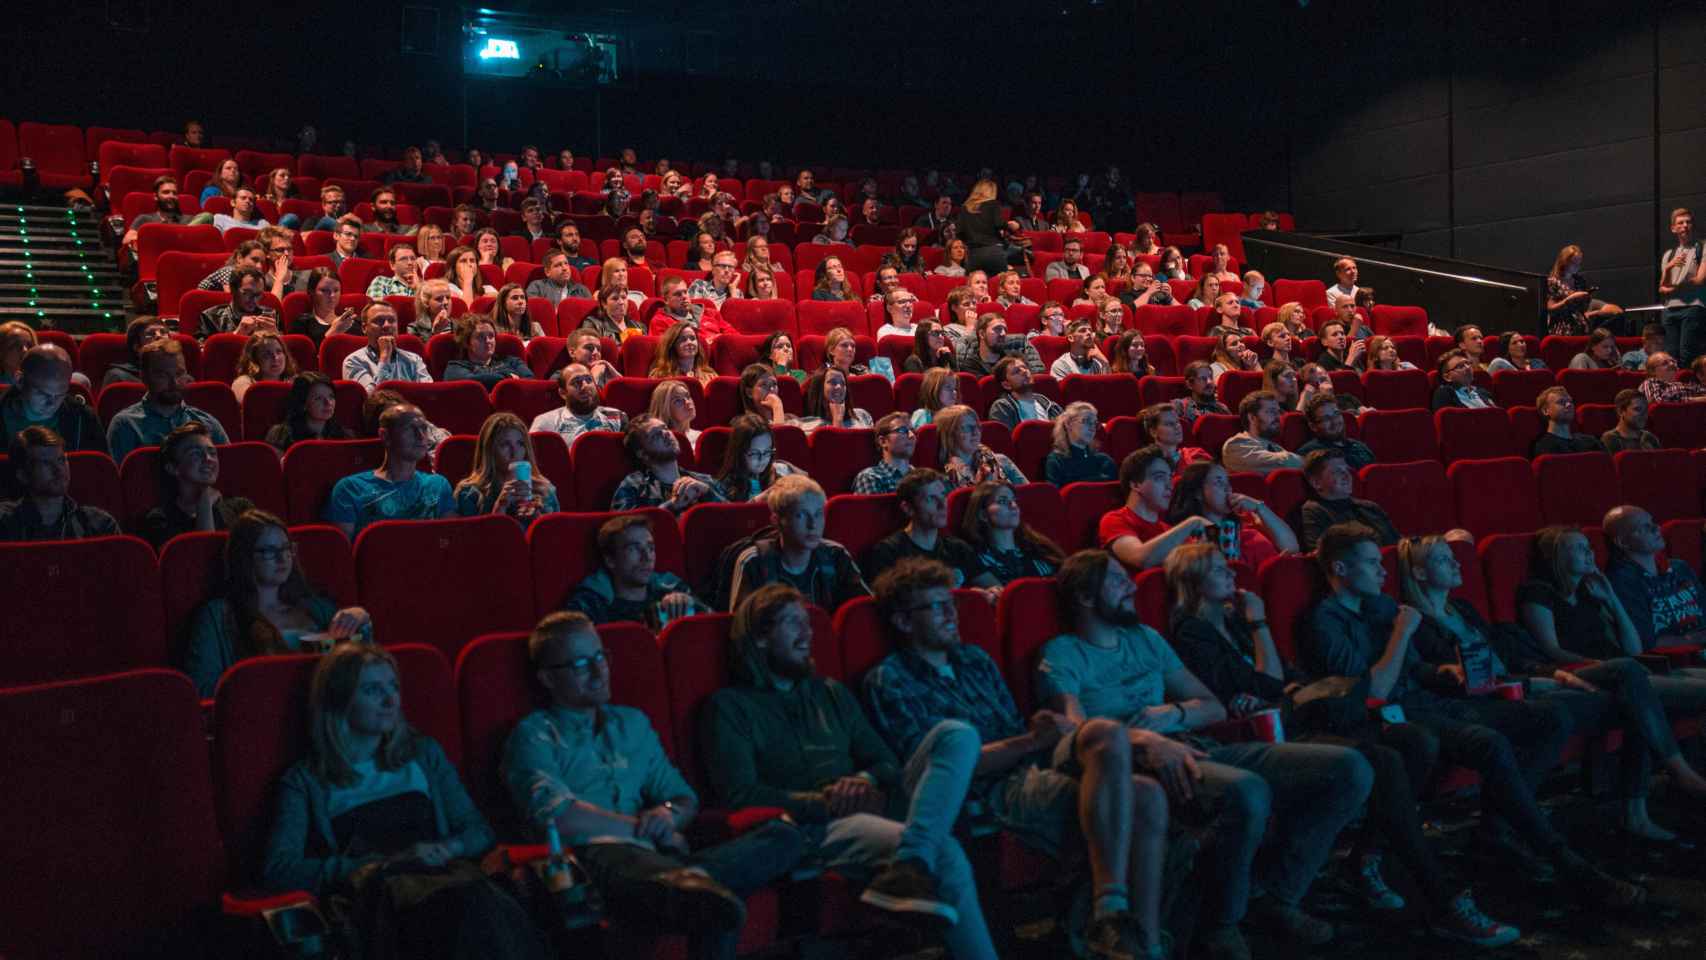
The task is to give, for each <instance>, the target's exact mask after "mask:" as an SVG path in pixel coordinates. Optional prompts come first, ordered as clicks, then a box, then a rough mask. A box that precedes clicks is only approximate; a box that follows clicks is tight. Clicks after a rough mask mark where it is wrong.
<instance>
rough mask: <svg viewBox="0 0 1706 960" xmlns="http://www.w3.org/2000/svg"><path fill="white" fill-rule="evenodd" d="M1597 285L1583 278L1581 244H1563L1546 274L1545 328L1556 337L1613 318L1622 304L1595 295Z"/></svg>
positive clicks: (1584, 330)
mask: <svg viewBox="0 0 1706 960" xmlns="http://www.w3.org/2000/svg"><path fill="white" fill-rule="evenodd" d="M1597 289H1598V288H1597V287H1590V286H1588V285H1587V283H1586V281H1584V280H1583V279H1582V248H1581V247H1578V246H1576V245H1575V244H1573V243H1571V244H1566V245H1565V246H1564V248H1563V249H1562V250H1559V251H1558V259H1556V260H1554V261H1552V269H1551V270H1550V271H1549V272H1548V273H1547V274H1546V332H1547V333H1549V334H1551V335H1552V336H1555V337H1580V336H1584V335H1585V334H1587V332H1588V331H1589V330H1591V329H1592V328H1594V327H1597V326H1599V325H1600V324H1602V323H1606V322H1608V321H1607V318H1610V320H1611V321H1613V322H1614V321H1615V320H1616V318H1618V317H1621V316H1622V315H1623V308H1622V307H1620V306H1618V305H1617V304H1615V303H1607V302H1605V301H1604V300H1597V299H1595V298H1594V295H1593V294H1594V291H1595V290H1597Z"/></svg>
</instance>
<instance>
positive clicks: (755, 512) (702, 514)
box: [681, 500, 770, 586]
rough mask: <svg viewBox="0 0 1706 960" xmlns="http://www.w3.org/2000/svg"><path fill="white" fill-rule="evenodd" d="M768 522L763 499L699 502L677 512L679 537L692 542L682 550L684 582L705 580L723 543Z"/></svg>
mask: <svg viewBox="0 0 1706 960" xmlns="http://www.w3.org/2000/svg"><path fill="white" fill-rule="evenodd" d="M769 523H770V505H769V504H767V503H765V502H764V501H763V500H750V501H748V502H746V503H701V504H696V505H694V506H692V507H690V508H688V510H687V512H686V513H683V514H682V515H681V539H682V542H684V543H690V544H693V545H694V549H692V550H688V551H686V552H685V553H686V561H687V582H688V583H689V584H693V585H695V586H697V585H699V584H703V583H705V582H707V581H708V580H709V579H710V577H711V572H712V571H713V570H715V569H716V566H717V557H718V554H720V553H721V552H722V549H723V547H724V546H726V545H728V544H731V543H734V542H735V541H736V540H739V539H741V538H742V537H745V536H748V535H750V534H753V533H755V532H757V531H758V530H760V529H763V528H764V527H765V526H766V525H768V524H769Z"/></svg>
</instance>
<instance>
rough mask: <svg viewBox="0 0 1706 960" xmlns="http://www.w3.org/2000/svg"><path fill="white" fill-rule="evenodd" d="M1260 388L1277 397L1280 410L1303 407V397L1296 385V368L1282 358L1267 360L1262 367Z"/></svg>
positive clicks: (1299, 409) (1300, 408)
mask: <svg viewBox="0 0 1706 960" xmlns="http://www.w3.org/2000/svg"><path fill="white" fill-rule="evenodd" d="M1262 389H1263V390H1267V391H1268V392H1270V393H1272V394H1273V395H1274V396H1276V397H1278V398H1279V405H1280V410H1281V411H1282V412H1283V411H1286V410H1298V411H1301V410H1302V409H1303V407H1302V403H1303V397H1302V396H1301V394H1300V392H1299V390H1298V387H1297V370H1296V369H1294V368H1293V367H1292V366H1291V364H1289V363H1286V362H1285V361H1283V360H1269V361H1268V362H1267V365H1266V366H1264V367H1262Z"/></svg>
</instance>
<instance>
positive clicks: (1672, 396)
mask: <svg viewBox="0 0 1706 960" xmlns="http://www.w3.org/2000/svg"><path fill="white" fill-rule="evenodd" d="M1646 369H1647V379H1645V380H1642V381H1641V396H1643V397H1646V398H1647V403H1648V404H1654V403H1699V402H1701V401H1706V385H1702V384H1699V383H1686V382H1684V381H1681V380H1678V379H1677V378H1676V375H1677V374H1678V373H1680V372H1681V369H1680V367H1679V366H1678V365H1677V362H1676V358H1674V357H1672V356H1671V355H1670V354H1668V353H1655V354H1652V355H1651V356H1649V357H1647V367H1646Z"/></svg>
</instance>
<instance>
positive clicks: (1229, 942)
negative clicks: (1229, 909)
mask: <svg viewBox="0 0 1706 960" xmlns="http://www.w3.org/2000/svg"><path fill="white" fill-rule="evenodd" d="M1198 942H1199V943H1200V944H1202V950H1203V954H1204V955H1205V956H1207V957H1208V960H1250V945H1249V944H1248V943H1245V942H1244V934H1243V933H1242V932H1241V931H1240V930H1239V929H1238V928H1237V927H1236V926H1234V925H1233V924H1230V923H1228V924H1224V925H1222V926H1218V927H1215V928H1214V929H1212V930H1210V931H1209V932H1207V933H1205V934H1203V935H1202V938H1201V939H1200V940H1199V941H1198Z"/></svg>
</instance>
